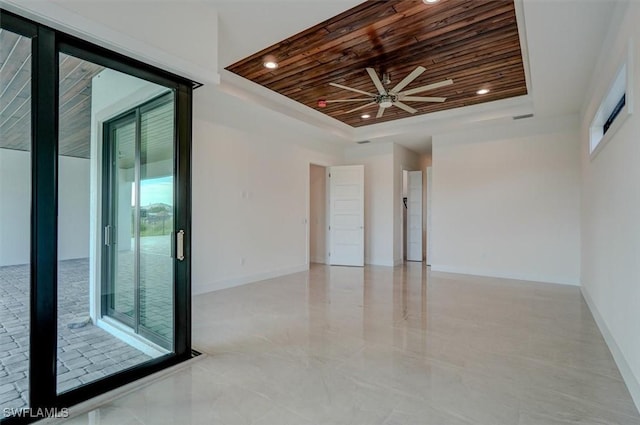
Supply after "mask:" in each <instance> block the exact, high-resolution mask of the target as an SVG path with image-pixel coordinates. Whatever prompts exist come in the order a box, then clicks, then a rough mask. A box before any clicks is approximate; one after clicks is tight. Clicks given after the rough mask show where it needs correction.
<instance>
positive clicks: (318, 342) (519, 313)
mask: <svg viewBox="0 0 640 425" xmlns="http://www.w3.org/2000/svg"><path fill="white" fill-rule="evenodd" d="M193 337H194V346H195V347H196V348H198V349H200V350H202V351H204V352H206V353H208V354H209V355H208V356H207V357H206V358H204V359H202V360H200V361H196V362H195V363H193V364H192V365H190V366H188V367H186V368H184V369H182V370H180V371H178V372H176V373H174V374H172V375H170V376H168V377H166V378H164V379H162V380H160V381H157V382H155V383H153V384H151V385H148V386H146V387H143V388H141V389H139V390H137V391H135V392H133V393H130V394H128V395H126V396H124V397H121V398H119V399H117V400H115V401H113V402H111V403H108V404H106V405H104V406H103V407H100V408H98V409H96V410H93V411H92V412H89V413H88V414H83V415H81V416H79V417H76V418H72V419H71V420H70V421H68V423H69V424H94V423H95V424H97V423H99V424H101V425H107V424H117V425H124V424H138V425H139V424H149V425H151V424H152V425H162V424H181V425H187V424H221V425H224V424H226V425H231V424H255V425H261V424H264V425H289V424H292V425H293V424H295V425H303V424H314V425H322V424H327V425H328V424H363V425H375V424H383V425H401V424H403V425H405V424H406V425H410V424H411V425H413V424H426V425H430V424H433V425H503V424H504V425H534V424H535V425H542V424H544V425H568V424H584V425H586V424H589V425H595V424H601V425H602V424H618V425H638V424H640V415H639V414H638V411H637V410H636V408H635V406H634V404H633V402H632V400H631V397H630V395H629V393H628V391H627V389H626V387H625V385H624V383H623V381H622V379H621V377H620V374H619V372H618V370H617V368H616V366H615V364H614V361H613V359H612V357H611V354H610V353H609V350H608V349H607V346H606V345H605V342H604V340H603V338H602V336H601V334H600V332H599V331H598V328H597V327H596V324H595V322H594V320H593V317H592V315H591V313H590V312H589V309H588V308H587V306H586V304H585V303H584V301H583V299H582V296H581V294H580V291H579V289H578V288H575V287H569V286H558V285H546V284H538V283H530V282H519V281H510V280H501V279H490V278H479V277H469V276H460V275H450V274H438V273H429V272H428V271H427V269H425V268H423V267H421V265H420V264H409V265H408V266H406V267H397V268H394V269H391V268H377V267H365V268H364V269H360V268H342V267H334V268H330V267H326V266H314V267H312V269H311V270H310V271H309V272H304V273H297V274H293V275H290V276H286V277H282V278H277V279H271V280H267V281H263V282H258V283H254V284H250V285H245V286H241V287H237V288H232V289H227V290H223V291H218V292H214V293H209V294H206V295H202V296H198V297H195V298H194V317H193Z"/></svg>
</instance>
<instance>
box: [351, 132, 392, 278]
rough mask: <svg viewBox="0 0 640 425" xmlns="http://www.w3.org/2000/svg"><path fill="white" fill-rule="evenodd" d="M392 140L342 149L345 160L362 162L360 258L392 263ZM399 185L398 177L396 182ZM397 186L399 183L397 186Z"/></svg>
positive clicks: (355, 162) (386, 264) (370, 261)
mask: <svg viewBox="0 0 640 425" xmlns="http://www.w3.org/2000/svg"><path fill="white" fill-rule="evenodd" d="M393 146H394V145H393V143H384V144H368V145H357V146H353V147H349V148H347V149H345V161H346V162H347V163H348V164H353V165H356V164H363V165H364V262H365V263H366V264H374V265H380V266H393V265H394V211H395V209H394V205H393V202H394V196H395V195H394V188H395V187H397V186H394V183H395V178H394V147H393ZM400 185H402V181H401V182H400ZM400 190H401V187H400Z"/></svg>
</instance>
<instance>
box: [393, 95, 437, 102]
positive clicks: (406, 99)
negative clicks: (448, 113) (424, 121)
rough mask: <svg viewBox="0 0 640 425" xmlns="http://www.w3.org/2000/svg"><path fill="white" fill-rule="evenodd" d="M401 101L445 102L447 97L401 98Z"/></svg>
mask: <svg viewBox="0 0 640 425" xmlns="http://www.w3.org/2000/svg"><path fill="white" fill-rule="evenodd" d="M399 99H400V100H402V101H404V102H444V101H445V100H447V98H446V97H415V96H400V98H399Z"/></svg>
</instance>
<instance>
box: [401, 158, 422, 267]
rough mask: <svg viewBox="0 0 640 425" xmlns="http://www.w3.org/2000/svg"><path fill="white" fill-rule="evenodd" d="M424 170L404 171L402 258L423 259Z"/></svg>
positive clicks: (420, 260)
mask: <svg viewBox="0 0 640 425" xmlns="http://www.w3.org/2000/svg"><path fill="white" fill-rule="evenodd" d="M422 195H423V192H422V171H406V170H403V171H402V204H403V205H402V232H401V235H402V244H401V247H402V259H403V261H416V262H422V261H423V257H424V256H423V252H424V251H423V240H422V218H423V211H422Z"/></svg>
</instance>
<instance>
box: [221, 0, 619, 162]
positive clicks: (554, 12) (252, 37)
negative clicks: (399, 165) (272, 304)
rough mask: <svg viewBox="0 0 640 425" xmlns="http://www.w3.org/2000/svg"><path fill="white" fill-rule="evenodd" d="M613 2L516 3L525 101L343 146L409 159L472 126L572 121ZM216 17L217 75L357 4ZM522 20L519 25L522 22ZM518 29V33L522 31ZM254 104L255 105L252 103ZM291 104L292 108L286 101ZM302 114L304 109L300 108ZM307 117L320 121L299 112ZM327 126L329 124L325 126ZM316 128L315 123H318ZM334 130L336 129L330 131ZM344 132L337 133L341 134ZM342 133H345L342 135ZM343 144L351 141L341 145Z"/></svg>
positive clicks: (342, 1) (397, 128) (360, 133)
mask: <svg viewBox="0 0 640 425" xmlns="http://www.w3.org/2000/svg"><path fill="white" fill-rule="evenodd" d="M618 1H619V0H522V1H517V3H516V6H517V8H518V12H519V16H518V19H519V21H518V23H519V27H520V31H521V32H523V35H524V37H525V39H526V41H527V43H526V44H527V46H526V49H525V55H526V54H527V53H528V58H526V57H525V62H526V61H527V59H528V63H529V81H528V83H529V87H530V95H529V96H525V97H523V98H518V99H508V100H505V101H498V102H493V103H491V104H484V105H481V107H480V108H474V107H469V108H464V109H465V110H464V111H462V110H458V111H456V110H453V111H445V113H442V114H440V113H436V114H431V116H425V117H415V118H408V119H405V120H399V121H393V122H390V123H384V124H380V125H372V126H366V127H362V128H359V129H356V130H353V131H352V133H351V135H350V136H345V139H347V141H351V142H352V141H357V140H371V141H373V142H377V141H380V142H383V141H384V142H388V141H393V142H396V143H398V144H401V145H403V146H406V147H408V148H410V149H413V150H415V151H417V152H428V151H430V149H431V146H430V145H431V136H432V135H433V134H435V133H437V132H441V131H446V130H448V129H450V128H452V127H454V126H458V127H459V126H460V123H461V122H464V123H465V124H470V123H477V122H480V121H487V120H496V119H502V120H506V119H509V120H510V119H511V117H512V116H514V115H519V114H523V113H529V112H533V113H535V114H536V116H552V115H565V114H576V113H578V112H579V111H580V108H581V105H582V102H583V100H584V92H585V91H586V88H587V84H588V82H589V79H590V77H591V70H592V69H593V67H594V65H595V63H596V60H597V56H598V54H599V52H600V48H601V46H602V42H603V40H604V37H605V35H606V32H607V29H608V26H609V22H610V20H611V16H612V13H613V10H614V8H615V4H616V2H618ZM214 3H215V6H216V8H217V9H218V16H219V31H220V45H219V60H220V68H221V69H222V68H224V67H226V66H228V65H230V64H232V63H234V62H235V61H237V60H239V59H242V58H244V57H246V56H249V55H251V54H253V53H255V52H257V51H259V50H262V49H263V48H265V47H268V46H270V45H272V44H274V43H277V42H279V41H281V40H283V39H285V38H287V37H289V36H291V35H294V34H296V33H298V32H300V31H302V30H303V29H306V28H308V27H310V26H312V25H314V24H317V23H319V22H322V21H323V20H325V19H327V18H330V17H332V16H334V15H336V14H338V13H340V12H342V11H344V10H346V9H348V8H350V7H353V6H354V5H356V4H358V3H360V1H359V0H356V1H353V0H329V1H327V0H253V1H249V0H246V1H245V0H240V1H238V0H233V1H214ZM523 18H524V19H523ZM523 27H524V31H523ZM222 79H223V86H224V85H225V79H226V80H227V81H230V80H233V85H234V90H238V85H242V86H244V88H246V89H247V90H248V91H253V92H254V94H256V93H257V96H254V97H253V98H254V100H255V99H257V98H259V97H260V96H262V97H265V104H268V103H269V102H274V101H277V102H279V103H281V104H283V105H285V106H283V107H281V108H279V110H280V111H281V112H285V113H286V110H291V115H292V116H295V117H296V118H298V119H301V118H300V115H301V111H300V109H299V108H298V107H297V106H296V105H293V104H290V103H288V102H287V101H286V100H285V99H279V98H278V97H277V96H272V95H271V94H270V93H265V91H268V90H266V89H265V91H261V90H260V89H258V88H256V87H250V86H252V85H253V86H255V84H254V83H250V82H248V81H247V82H246V85H245V84H244V81H238V79H233V78H232V77H231V76H229V75H227V74H225V73H224V72H223V73H222ZM258 102H259V101H258ZM294 103H295V102H294ZM305 109H309V108H305ZM304 113H306V114H308V115H310V116H311V115H313V114H320V113H319V112H316V111H312V110H309V111H304ZM307 121H309V122H312V123H313V122H315V124H316V125H327V122H328V121H327V120H323V119H322V118H321V117H315V118H309V119H307ZM333 121H335V120H333ZM318 123H321V124H318ZM335 125H336V126H337V127H340V126H338V125H337V124H335ZM341 130H342V131H343V132H344V131H345V129H344V128H341ZM346 131H350V130H346ZM348 139H351V140H348Z"/></svg>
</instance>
